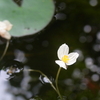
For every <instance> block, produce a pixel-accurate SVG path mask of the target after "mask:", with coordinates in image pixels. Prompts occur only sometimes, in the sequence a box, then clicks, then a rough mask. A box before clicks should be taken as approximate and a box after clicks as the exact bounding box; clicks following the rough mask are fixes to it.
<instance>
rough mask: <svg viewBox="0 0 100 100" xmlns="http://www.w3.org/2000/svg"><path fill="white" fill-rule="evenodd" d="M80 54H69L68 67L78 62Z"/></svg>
mask: <svg viewBox="0 0 100 100" xmlns="http://www.w3.org/2000/svg"><path fill="white" fill-rule="evenodd" d="M78 56H79V54H78V53H74V52H73V53H70V54H68V57H69V59H70V60H69V61H68V63H66V65H72V64H74V63H75V62H76V60H77V58H78Z"/></svg>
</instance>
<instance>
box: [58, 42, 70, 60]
mask: <svg viewBox="0 0 100 100" xmlns="http://www.w3.org/2000/svg"><path fill="white" fill-rule="evenodd" d="M68 52H69V47H68V45H67V44H65V43H64V44H62V45H61V46H60V47H59V49H58V51H57V55H58V58H59V59H60V60H61V59H62V57H63V56H64V55H68Z"/></svg>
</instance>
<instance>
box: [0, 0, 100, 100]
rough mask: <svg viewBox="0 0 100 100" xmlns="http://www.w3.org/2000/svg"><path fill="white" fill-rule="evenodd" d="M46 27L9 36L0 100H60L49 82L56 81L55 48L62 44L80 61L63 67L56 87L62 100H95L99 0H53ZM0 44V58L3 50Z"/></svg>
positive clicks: (99, 95) (99, 98)
mask: <svg viewBox="0 0 100 100" xmlns="http://www.w3.org/2000/svg"><path fill="white" fill-rule="evenodd" d="M55 6H56V9H55V14H54V17H53V19H52V21H51V23H50V24H49V25H48V26H47V27H46V28H45V29H43V30H42V31H41V32H39V33H37V34H34V35H31V36H26V37H21V38H15V37H12V39H11V40H10V45H9V48H8V51H7V53H6V55H5V56H4V58H3V59H2V61H1V62H0V65H1V66H0V68H1V72H0V100H60V99H59V96H58V94H57V93H56V92H55V91H54V89H53V88H52V87H51V85H50V84H49V82H48V79H47V78H46V77H44V76H42V75H41V74H40V73H38V72H36V71H29V69H34V70H40V71H41V72H43V73H44V74H45V75H47V76H48V77H49V79H50V80H51V82H53V83H54V82H55V78H56V73H57V70H58V68H59V66H58V65H57V64H55V60H56V59H58V58H57V50H58V48H59V46H60V45H62V44H63V43H66V44H68V46H69V48H70V52H73V51H75V52H78V53H79V55H80V56H79V58H78V60H77V62H76V63H75V64H74V65H71V66H69V67H68V69H67V70H64V69H62V70H61V72H60V76H59V79H58V86H59V90H60V93H61V95H62V97H63V100H100V90H99V89H100V14H99V13H100V2H99V1H97V0H83V1H81V0H76V1H75V0H57V1H55ZM5 45H6V43H5V41H3V40H0V48H1V49H0V55H2V53H3V51H4V48H5Z"/></svg>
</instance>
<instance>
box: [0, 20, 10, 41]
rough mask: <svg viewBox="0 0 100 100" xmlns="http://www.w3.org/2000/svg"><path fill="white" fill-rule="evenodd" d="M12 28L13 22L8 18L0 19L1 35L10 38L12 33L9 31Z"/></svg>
mask: <svg viewBox="0 0 100 100" xmlns="http://www.w3.org/2000/svg"><path fill="white" fill-rule="evenodd" d="M11 28H12V24H11V23H10V22H9V21H8V20H4V21H2V22H1V21H0V36H1V37H3V38H5V39H7V40H9V39H10V38H11V35H10V34H9V33H8V31H10V30H11Z"/></svg>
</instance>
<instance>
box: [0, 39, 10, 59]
mask: <svg viewBox="0 0 100 100" xmlns="http://www.w3.org/2000/svg"><path fill="white" fill-rule="evenodd" d="M8 47H9V40H7V43H6V47H5V50H4V52H3V54H2V56H1V58H0V61H1V60H2V59H3V57H4V55H5V54H6V52H7V49H8Z"/></svg>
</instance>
